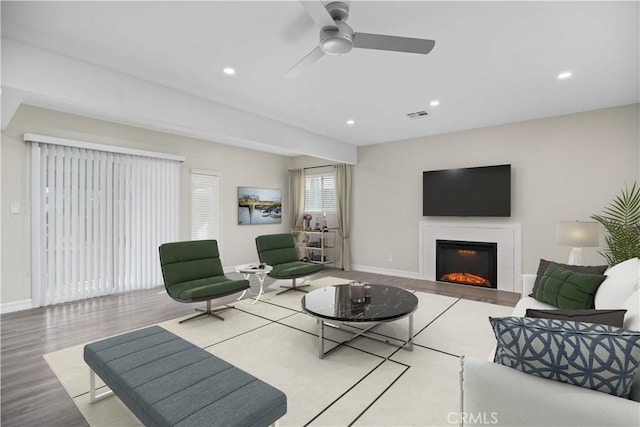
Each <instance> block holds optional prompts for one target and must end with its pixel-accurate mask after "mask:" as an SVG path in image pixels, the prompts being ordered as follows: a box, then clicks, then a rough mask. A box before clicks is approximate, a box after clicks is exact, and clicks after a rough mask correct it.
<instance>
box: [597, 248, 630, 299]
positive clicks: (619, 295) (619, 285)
mask: <svg viewBox="0 0 640 427" xmlns="http://www.w3.org/2000/svg"><path fill="white" fill-rule="evenodd" d="M604 275H605V276H607V279H606V280H605V281H604V282H602V284H601V285H600V287H599V288H598V292H596V297H595V307H596V308H598V309H604V308H620V307H622V304H623V303H624V302H625V300H626V299H627V298H628V297H629V295H631V294H632V293H633V291H635V290H636V289H638V287H639V286H640V259H638V258H631V259H628V260H626V261H623V262H621V263H620V264H616V265H614V266H613V267H611V268H610V269H608V270H607V271H605V272H604Z"/></svg>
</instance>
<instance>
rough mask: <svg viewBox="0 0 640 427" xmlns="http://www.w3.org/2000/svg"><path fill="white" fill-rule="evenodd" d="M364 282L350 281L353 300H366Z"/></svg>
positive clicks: (350, 292) (350, 293) (350, 294)
mask: <svg viewBox="0 0 640 427" xmlns="http://www.w3.org/2000/svg"><path fill="white" fill-rule="evenodd" d="M364 287H365V283H364V282H359V281H353V282H349V299H350V300H351V301H353V302H358V303H360V302H365V294H364Z"/></svg>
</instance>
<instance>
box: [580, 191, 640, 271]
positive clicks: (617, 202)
mask: <svg viewBox="0 0 640 427" xmlns="http://www.w3.org/2000/svg"><path fill="white" fill-rule="evenodd" d="M637 184H638V183H637V182H634V183H633V186H632V187H631V189H629V187H628V186H625V188H624V189H623V190H622V191H621V192H620V195H618V196H616V198H615V199H613V200H612V201H611V203H609V206H607V207H606V208H604V210H603V211H602V214H600V215H591V219H593V220H596V221H598V222H599V223H600V224H602V225H603V227H604V228H605V230H606V232H607V234H606V235H605V242H606V244H607V248H606V249H605V250H604V252H600V254H601V255H602V256H603V257H605V258H606V260H607V263H608V264H609V265H616V264H619V263H621V262H622V261H626V260H628V259H631V258H635V257H639V258H640V186H638V185H637Z"/></svg>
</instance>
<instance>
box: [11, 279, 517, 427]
mask: <svg viewBox="0 0 640 427" xmlns="http://www.w3.org/2000/svg"><path fill="white" fill-rule="evenodd" d="M228 276H229V277H236V274H235V273H233V274H229V275H228ZM237 276H238V277H237V278H240V277H239V275H237ZM325 276H334V277H343V278H345V279H349V280H360V281H365V282H369V283H380V284H386V285H393V286H398V287H401V288H405V289H412V290H421V291H426V292H432V293H437V294H441V295H448V296H453V297H459V298H465V299H472V300H477V301H484V302H489V303H494V304H501V305H507V306H513V305H515V303H516V301H517V300H518V298H519V295H518V294H513V293H509V292H503V291H495V290H491V289H482V288H475V287H470V286H462V285H452V284H444V283H435V282H430V281H425V280H415V279H405V278H399V277H392V276H383V275H379V274H370V273H361V272H345V271H342V270H335V269H327V270H324V271H323V272H321V273H318V274H316V275H314V276H311V277H309V279H317V278H320V277H325ZM254 281H255V279H254V280H253V281H252V286H253V287H254V288H257V284H256V283H254ZM272 281H273V280H272V279H269V278H267V280H266V281H265V286H267V285H268V284H269V283H272ZM232 300H233V298H230V299H229V301H223V302H231V301H232ZM194 306H195V305H193V304H181V303H178V302H175V301H173V300H172V299H170V298H169V297H168V296H167V294H166V292H165V290H164V288H163V287H158V288H154V289H151V290H145V291H136V292H130V293H127V294H120V295H110V296H105V297H100V298H93V299H90V300H85V301H80V302H74V303H67V304H60V305H56V306H49V307H46V308H37V309H31V310H24V311H20V312H16V313H8V314H3V315H2V316H1V328H2V329H1V333H2V340H1V344H2V347H1V353H0V356H1V359H0V363H1V390H0V395H1V402H2V403H1V412H2V414H1V419H0V422H1V424H2V426H3V427H9V426H44V425H47V426H85V425H87V423H86V421H85V419H84V418H83V417H82V415H81V414H80V412H79V411H78V409H77V408H76V406H75V404H74V403H73V401H72V400H71V398H70V397H69V395H68V394H67V393H66V391H65V390H64V389H63V388H62V386H61V385H60V383H59V382H58V380H57V379H56V377H55V375H54V374H53V372H52V371H51V370H50V369H49V366H48V365H47V363H46V362H45V361H44V359H43V357H42V356H43V355H44V354H46V353H50V352H52V351H56V350H61V349H63V348H66V347H70V346H73V345H77V344H82V343H85V342H88V341H92V340H97V339H100V338H103V337H107V336H110V335H115V334H118V333H122V332H126V331H129V330H132V329H136V328H141V327H145V326H149V325H153V324H155V323H159V322H162V321H165V320H169V319H174V318H176V317H180V316H184V315H187V314H190V313H191V312H192V310H193V308H194ZM195 321H196V322H200V321H205V322H206V321H208V322H216V321H217V320H214V319H202V320H195ZM78 369H86V366H78Z"/></svg>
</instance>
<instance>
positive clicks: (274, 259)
mask: <svg viewBox="0 0 640 427" xmlns="http://www.w3.org/2000/svg"><path fill="white" fill-rule="evenodd" d="M256 248H257V249H258V258H259V259H260V262H263V263H265V264H268V265H270V266H271V267H273V270H271V272H270V273H269V277H273V278H274V279H293V283H292V285H291V286H281V287H282V288H286V289H285V290H283V291H280V292H278V293H277V294H276V295H280V294H282V293H285V292H289V291H300V292H307V291H306V290H305V289H300V288H303V287H306V286H309V285H303V286H296V279H297V278H298V277H304V276H308V275H310V274H313V273H317V272H318V271H320V270H322V269H323V268H324V265H323V264H313V263H309V262H303V261H300V259H299V258H298V250H297V249H296V244H295V241H294V239H293V235H292V234H288V233H284V234H267V235H264V236H258V237H256Z"/></svg>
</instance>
